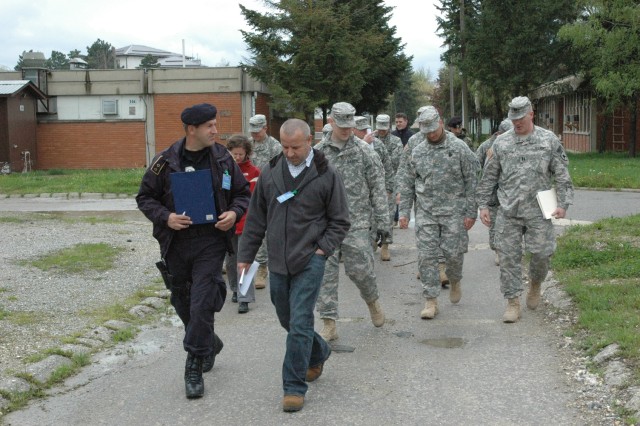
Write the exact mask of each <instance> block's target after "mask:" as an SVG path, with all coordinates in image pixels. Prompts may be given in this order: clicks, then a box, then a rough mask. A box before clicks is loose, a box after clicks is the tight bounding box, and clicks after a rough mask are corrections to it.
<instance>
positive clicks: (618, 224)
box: [552, 215, 640, 380]
mask: <svg viewBox="0 0 640 426" xmlns="http://www.w3.org/2000/svg"><path fill="white" fill-rule="evenodd" d="M552 264H553V269H554V272H555V274H556V278H557V279H558V280H559V281H560V282H562V283H564V285H565V290H566V291H567V293H568V294H569V295H570V296H571V297H572V299H573V301H574V302H575V304H576V307H577V309H578V322H577V324H576V327H577V331H578V332H579V333H578V334H579V336H581V337H580V341H581V345H582V347H583V348H584V349H585V350H586V351H587V352H588V353H589V354H591V355H594V354H596V353H597V352H598V351H600V350H601V349H602V348H604V347H605V346H607V345H609V344H612V343H617V344H618V345H620V355H621V356H622V357H624V358H625V359H626V360H627V361H629V362H630V364H631V365H632V366H633V368H634V371H635V374H636V378H637V380H640V215H634V216H628V217H625V218H612V219H604V220H601V221H598V222H596V223H593V224H591V225H587V226H575V227H571V228H569V229H567V230H566V231H565V233H564V234H563V235H562V236H560V237H559V238H558V250H557V252H556V254H555V255H554V257H553V260H552Z"/></svg>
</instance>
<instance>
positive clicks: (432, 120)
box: [397, 106, 480, 319]
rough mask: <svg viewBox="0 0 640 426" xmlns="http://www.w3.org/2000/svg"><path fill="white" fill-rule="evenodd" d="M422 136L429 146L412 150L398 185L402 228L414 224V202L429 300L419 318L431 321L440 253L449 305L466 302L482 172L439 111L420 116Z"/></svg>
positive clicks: (435, 307) (425, 293) (437, 290)
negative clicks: (466, 268) (464, 286)
mask: <svg viewBox="0 0 640 426" xmlns="http://www.w3.org/2000/svg"><path fill="white" fill-rule="evenodd" d="M420 132H421V133H423V134H424V135H425V136H426V140H425V141H424V142H422V143H421V144H420V145H418V146H417V147H415V148H414V149H413V151H412V153H411V158H410V159H409V163H408V165H407V167H406V168H405V170H404V171H403V173H402V174H399V175H398V177H397V181H398V188H399V191H400V225H401V226H402V227H406V226H407V225H408V223H409V217H410V212H411V204H412V201H413V200H414V198H415V203H416V208H415V213H416V242H417V245H418V252H419V253H420V257H419V268H420V277H421V280H422V294H423V296H424V297H425V298H426V302H425V307H424V309H423V310H422V311H421V312H420V317H421V318H423V319H432V318H434V317H435V316H436V315H437V313H438V299H437V298H438V296H439V295H440V287H441V286H440V282H439V279H438V256H439V249H441V250H442V253H443V254H444V256H445V259H446V264H447V275H448V276H449V280H450V282H451V291H450V293H449V300H450V301H451V303H458V302H459V301H460V298H461V297H462V290H461V288H460V287H461V286H460V280H461V279H462V264H463V259H464V253H466V252H467V249H468V244H469V235H468V233H467V231H468V230H469V229H471V227H472V226H473V225H474V223H475V221H476V215H477V208H476V204H475V199H474V195H475V188H476V184H477V179H478V172H479V168H480V166H479V164H478V160H477V158H476V157H475V155H474V154H473V152H472V151H471V150H470V149H469V147H468V146H467V145H466V144H465V143H464V142H462V141H461V140H459V139H458V138H456V137H455V135H453V134H452V133H450V132H447V131H445V130H444V124H443V123H442V120H441V119H440V115H439V114H438V111H437V110H436V109H435V108H434V107H432V106H430V107H428V108H426V109H425V110H424V111H423V112H422V113H421V114H420Z"/></svg>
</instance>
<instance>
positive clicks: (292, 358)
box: [269, 254, 331, 396]
mask: <svg viewBox="0 0 640 426" xmlns="http://www.w3.org/2000/svg"><path fill="white" fill-rule="evenodd" d="M325 262H326V258H325V257H324V256H320V255H317V254H314V255H313V256H312V257H311V259H310V260H309V262H308V263H307V265H306V266H305V267H304V269H303V270H302V272H300V273H298V274H296V275H282V274H277V273H275V272H269V280H270V286H269V289H270V292H271V302H272V303H273V305H274V306H275V308H276V314H277V315H278V320H279V321H280V325H281V326H282V327H283V328H284V329H285V330H287V332H288V334H287V350H286V352H285V355H284V362H283V363H282V382H283V388H284V394H285V395H302V396H304V394H305V393H306V392H307V387H308V386H307V383H306V375H307V369H308V368H309V367H310V366H311V367H315V366H316V365H318V364H322V363H323V362H324V361H325V360H326V359H327V358H328V357H329V355H330V353H331V349H330V348H329V345H328V344H327V342H325V341H324V339H323V338H322V337H320V335H319V334H318V333H316V332H315V331H314V330H313V321H314V317H313V308H314V306H315V304H316V299H317V298H318V292H319V291H320V286H321V285H322V277H323V276H324V264H325Z"/></svg>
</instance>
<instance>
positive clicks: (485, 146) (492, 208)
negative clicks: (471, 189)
mask: <svg viewBox="0 0 640 426" xmlns="http://www.w3.org/2000/svg"><path fill="white" fill-rule="evenodd" d="M511 129H513V123H511V120H509V119H505V120H502V122H501V123H500V125H499V126H498V131H496V132H495V133H494V134H493V135H491V137H490V138H489V139H487V140H486V141H484V142H482V143H481V144H480V146H479V147H478V150H477V151H476V157H478V161H479V162H480V167H481V168H484V165H485V164H487V160H488V159H489V158H491V156H492V155H493V149H492V148H491V147H492V146H493V143H494V142H495V140H496V138H497V137H498V136H500V135H501V134H503V133H504V132H507V131H509V130H511ZM498 206H500V202H499V201H498V187H497V185H496V188H495V189H494V190H493V193H492V194H491V200H489V204H488V205H487V207H488V209H489V217H490V219H491V226H490V227H489V247H491V250H493V251H494V252H495V254H496V255H495V264H496V265H499V264H500V257H499V256H498V252H497V251H496V244H495V226H496V215H497V214H498Z"/></svg>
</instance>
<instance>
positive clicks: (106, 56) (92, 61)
mask: <svg viewBox="0 0 640 426" xmlns="http://www.w3.org/2000/svg"><path fill="white" fill-rule="evenodd" d="M86 61H87V63H88V64H89V68H93V69H114V68H115V61H116V55H115V48H114V47H113V46H111V44H109V43H107V42H106V41H102V40H100V39H98V40H96V41H95V42H94V43H93V44H92V45H91V46H87V58H86Z"/></svg>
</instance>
